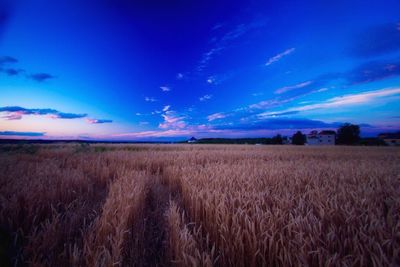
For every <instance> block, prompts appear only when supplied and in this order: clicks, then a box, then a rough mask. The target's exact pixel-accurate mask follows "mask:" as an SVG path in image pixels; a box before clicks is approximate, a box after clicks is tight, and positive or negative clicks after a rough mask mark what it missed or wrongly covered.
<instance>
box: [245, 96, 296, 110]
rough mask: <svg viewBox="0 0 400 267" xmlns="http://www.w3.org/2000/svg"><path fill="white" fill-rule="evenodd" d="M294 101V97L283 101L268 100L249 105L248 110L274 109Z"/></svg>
mask: <svg viewBox="0 0 400 267" xmlns="http://www.w3.org/2000/svg"><path fill="white" fill-rule="evenodd" d="M294 99H295V98H294V97H291V98H285V99H269V100H264V101H260V102H258V103H256V104H251V105H249V108H250V109H267V108H272V107H276V106H279V105H282V104H285V103H288V102H291V101H293V100H294Z"/></svg>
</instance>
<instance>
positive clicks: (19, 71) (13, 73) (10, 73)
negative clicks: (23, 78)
mask: <svg viewBox="0 0 400 267" xmlns="http://www.w3.org/2000/svg"><path fill="white" fill-rule="evenodd" d="M0 72H3V73H5V74H7V75H8V76H17V75H20V74H22V73H24V72H25V70H23V69H15V68H1V67H0Z"/></svg>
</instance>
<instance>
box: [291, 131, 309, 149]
mask: <svg viewBox="0 0 400 267" xmlns="http://www.w3.org/2000/svg"><path fill="white" fill-rule="evenodd" d="M305 142H306V135H305V134H303V133H302V132H300V131H297V132H296V133H295V134H294V135H293V136H292V144H293V145H300V146H302V145H304V143H305Z"/></svg>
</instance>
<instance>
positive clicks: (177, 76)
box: [176, 72, 184, 80]
mask: <svg viewBox="0 0 400 267" xmlns="http://www.w3.org/2000/svg"><path fill="white" fill-rule="evenodd" d="M183 77H184V76H183V73H181V72H179V73H177V74H176V79H177V80H182V79H183Z"/></svg>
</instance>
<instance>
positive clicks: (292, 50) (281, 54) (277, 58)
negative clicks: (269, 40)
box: [265, 47, 296, 66]
mask: <svg viewBox="0 0 400 267" xmlns="http://www.w3.org/2000/svg"><path fill="white" fill-rule="evenodd" d="M295 50H296V49H295V48H294V47H292V48H289V49H286V50H285V51H283V52H282V53H279V54H276V55H275V56H273V57H271V58H269V59H268V61H267V63H265V66H269V65H271V64H273V63H275V62H277V61H279V60H281V59H282V58H283V57H285V56H288V55H290V54H291V53H293V52H294V51H295Z"/></svg>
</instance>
